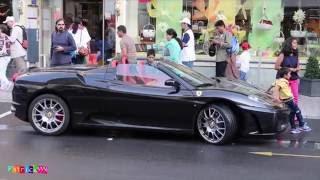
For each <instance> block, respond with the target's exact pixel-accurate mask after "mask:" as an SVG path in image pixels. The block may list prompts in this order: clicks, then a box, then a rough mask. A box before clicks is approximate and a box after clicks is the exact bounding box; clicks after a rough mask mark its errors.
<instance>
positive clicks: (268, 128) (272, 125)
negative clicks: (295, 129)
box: [241, 106, 290, 134]
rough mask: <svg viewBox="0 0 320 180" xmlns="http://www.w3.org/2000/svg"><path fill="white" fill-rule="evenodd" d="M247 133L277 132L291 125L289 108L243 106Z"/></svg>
mask: <svg viewBox="0 0 320 180" xmlns="http://www.w3.org/2000/svg"><path fill="white" fill-rule="evenodd" d="M241 110H242V114H243V119H244V120H243V121H244V123H245V124H246V127H247V129H246V132H245V133H246V134H276V133H280V132H282V131H284V130H286V129H287V127H288V126H289V113H290V111H289V110H288V109H285V108H282V109H271V108H270V109H265V108H257V107H250V106H241Z"/></svg>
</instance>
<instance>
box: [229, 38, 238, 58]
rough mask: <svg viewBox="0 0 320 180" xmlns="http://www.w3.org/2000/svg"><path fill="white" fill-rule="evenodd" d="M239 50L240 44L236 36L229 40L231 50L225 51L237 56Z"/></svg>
mask: <svg viewBox="0 0 320 180" xmlns="http://www.w3.org/2000/svg"><path fill="white" fill-rule="evenodd" d="M239 50H240V44H239V42H238V39H237V37H236V36H232V38H231V48H228V49H227V53H228V54H238V53H239Z"/></svg>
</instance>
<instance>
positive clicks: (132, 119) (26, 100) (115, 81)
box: [12, 61, 288, 144]
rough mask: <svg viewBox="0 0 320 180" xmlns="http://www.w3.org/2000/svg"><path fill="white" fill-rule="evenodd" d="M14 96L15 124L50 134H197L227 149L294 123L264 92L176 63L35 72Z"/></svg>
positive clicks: (23, 78)
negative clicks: (82, 130)
mask: <svg viewBox="0 0 320 180" xmlns="http://www.w3.org/2000/svg"><path fill="white" fill-rule="evenodd" d="M12 95H13V106H12V109H13V111H14V112H15V115H16V117H18V118H19V119H21V120H23V121H27V122H30V124H31V125H32V127H33V128H34V129H35V130H36V131H37V132H39V133H41V134H44V135H60V134H62V133H64V132H65V131H66V130H67V128H68V127H70V126H72V127H76V126H93V127H110V128H133V129H147V130H154V131H177V132H190V133H198V134H199V135H200V137H202V138H203V139H204V140H205V141H206V142H209V143H212V144H225V143H228V142H230V141H232V140H233V139H234V138H235V137H236V136H237V135H246V134H270V133H278V132H281V131H283V130H284V129H285V128H286V127H287V124H288V110H287V109H286V108H284V107H282V106H281V104H275V103H274V102H273V101H272V97H271V96H270V95H268V94H266V93H264V92H263V91H261V90H259V89H257V88H254V87H252V86H249V85H247V84H245V83H243V82H240V81H229V80H227V79H224V78H213V79H210V78H207V77H205V76H203V75H201V74H199V73H197V72H195V71H193V70H191V69H189V68H187V67H185V66H183V65H178V64H175V63H172V62H169V61H159V62H155V63H153V64H119V65H117V66H116V67H111V66H103V67H88V66H69V67H56V68H48V69H36V70H34V72H29V73H26V74H24V75H22V76H20V77H19V78H17V80H16V82H15V86H14V89H13V92H12Z"/></svg>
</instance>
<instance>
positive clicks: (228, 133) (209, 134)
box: [196, 104, 238, 145]
mask: <svg viewBox="0 0 320 180" xmlns="http://www.w3.org/2000/svg"><path fill="white" fill-rule="evenodd" d="M196 127H197V131H198V133H199V135H200V136H201V137H202V139H204V140H205V141H206V142H208V143H211V144H215V145H222V144H226V143H229V142H230V141H232V140H233V138H234V137H235V135H236V133H237V130H238V123H237V120H236V118H235V115H234V113H233V112H232V110H231V109H230V108H229V107H228V106H227V105H224V104H210V105H208V106H206V107H205V108H203V109H202V110H201V111H200V113H199V115H198V118H197V122H196Z"/></svg>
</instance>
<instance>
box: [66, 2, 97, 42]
mask: <svg viewBox="0 0 320 180" xmlns="http://www.w3.org/2000/svg"><path fill="white" fill-rule="evenodd" d="M63 3H64V4H63V7H64V11H63V12H64V16H63V17H64V18H65V20H66V26H70V25H71V24H72V21H73V20H74V19H75V18H81V19H83V21H84V25H85V26H86V27H87V29H88V31H89V34H90V36H91V38H92V39H95V38H96V37H97V36H98V32H101V30H102V15H103V13H102V12H103V1H102V0H90V1H89V0H67V1H66V0H65V1H64V2H63Z"/></svg>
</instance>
